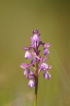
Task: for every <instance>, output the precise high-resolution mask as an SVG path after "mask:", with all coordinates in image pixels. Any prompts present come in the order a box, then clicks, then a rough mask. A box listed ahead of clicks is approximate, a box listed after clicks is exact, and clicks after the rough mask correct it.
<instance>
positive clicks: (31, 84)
mask: <svg viewBox="0 0 70 106" xmlns="http://www.w3.org/2000/svg"><path fill="white" fill-rule="evenodd" d="M35 85H36V84H35V81H33V80H30V81H29V82H28V86H29V87H30V88H33V87H34V86H35Z"/></svg>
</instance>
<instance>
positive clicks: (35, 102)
mask: <svg viewBox="0 0 70 106" xmlns="http://www.w3.org/2000/svg"><path fill="white" fill-rule="evenodd" d="M37 92H38V77H36V86H35V98H34V106H37Z"/></svg>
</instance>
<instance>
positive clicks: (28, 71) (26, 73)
mask: <svg viewBox="0 0 70 106" xmlns="http://www.w3.org/2000/svg"><path fill="white" fill-rule="evenodd" d="M29 73H30V70H29V68H26V69H25V70H24V75H25V76H27V75H28V74H29Z"/></svg>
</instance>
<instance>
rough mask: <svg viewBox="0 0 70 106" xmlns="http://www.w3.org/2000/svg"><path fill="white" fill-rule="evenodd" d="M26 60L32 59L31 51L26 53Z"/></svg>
mask: <svg viewBox="0 0 70 106" xmlns="http://www.w3.org/2000/svg"><path fill="white" fill-rule="evenodd" d="M24 57H25V58H26V59H27V58H31V57H32V55H31V53H30V52H29V51H26V53H25V56H24Z"/></svg>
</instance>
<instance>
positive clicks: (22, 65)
mask: <svg viewBox="0 0 70 106" xmlns="http://www.w3.org/2000/svg"><path fill="white" fill-rule="evenodd" d="M20 67H21V68H23V69H26V68H27V67H28V64H26V63H22V64H21V65H20Z"/></svg>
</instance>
